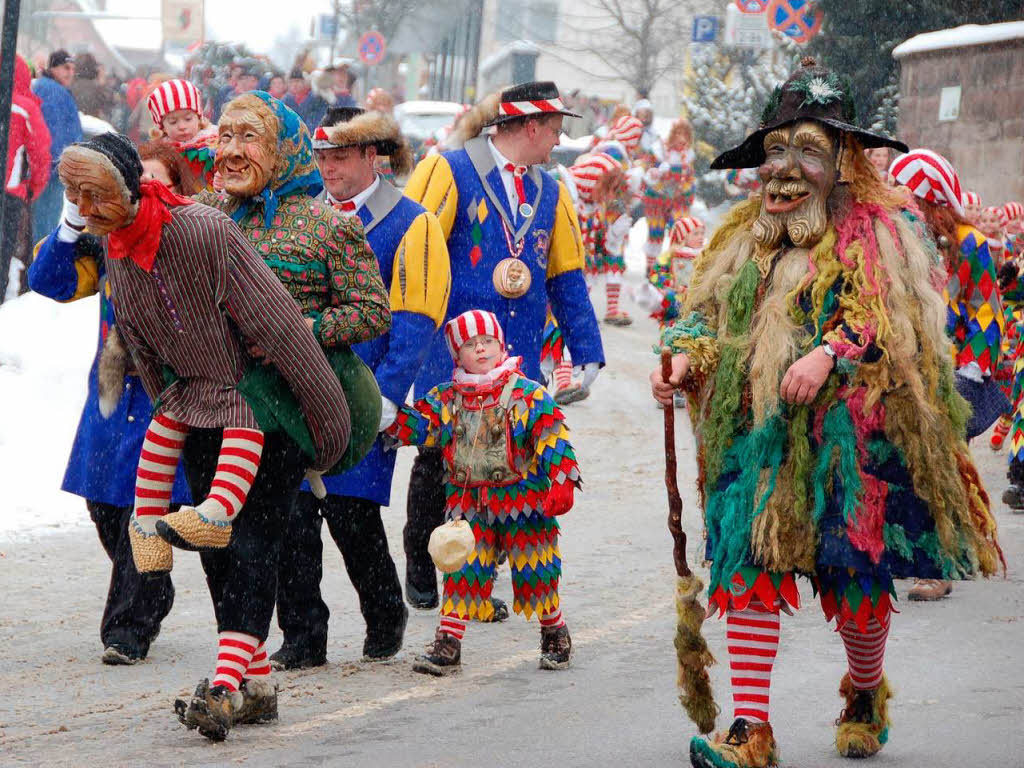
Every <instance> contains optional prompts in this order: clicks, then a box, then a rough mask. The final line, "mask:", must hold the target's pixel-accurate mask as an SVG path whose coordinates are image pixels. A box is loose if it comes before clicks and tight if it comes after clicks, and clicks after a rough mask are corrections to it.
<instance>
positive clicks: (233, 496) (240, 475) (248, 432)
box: [196, 427, 263, 523]
mask: <svg viewBox="0 0 1024 768" xmlns="http://www.w3.org/2000/svg"><path fill="white" fill-rule="evenodd" d="M262 455H263V433H262V432H261V431H260V430H258V429H242V428H240V427H239V428H227V429H225V430H224V437H223V439H222V441H221V445H220V456H218V457H217V472H216V474H214V476H213V482H212V483H210V494H209V496H207V497H206V499H205V500H204V501H203V502H202V503H201V504H200V505H199V506H198V507H196V511H198V512H199V514H200V515H201V516H202V517H203V518H205V519H206V520H209V521H210V522H213V523H230V522H231V520H232V519H233V518H234V516H235V515H237V514H238V510H240V509H241V508H242V507H243V505H244V504H245V500H246V498H247V497H248V495H249V489H250V488H252V483H253V481H254V480H255V479H256V473H257V472H258V471H259V468H260V457H261V456H262Z"/></svg>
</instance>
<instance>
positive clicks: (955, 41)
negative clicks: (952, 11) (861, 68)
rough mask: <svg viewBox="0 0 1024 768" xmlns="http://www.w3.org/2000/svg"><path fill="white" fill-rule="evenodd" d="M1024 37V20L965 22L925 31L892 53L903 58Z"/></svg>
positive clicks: (898, 57)
mask: <svg viewBox="0 0 1024 768" xmlns="http://www.w3.org/2000/svg"><path fill="white" fill-rule="evenodd" d="M1022 37H1024V21H1009V22H1006V23H1004V24H984V25H981V24H965V25H964V26H962V27H953V28H952V29H940V30H938V31H937V32H925V33H924V34H921V35H915V36H914V37H912V38H910V39H909V40H906V41H904V42H902V43H900V44H899V45H897V46H896V47H895V48H894V49H893V51H892V55H893V57H894V58H897V59H901V58H903V57H904V56H910V55H911V54H914V53H927V52H928V51H942V50H945V49H947V48H962V47H963V46H967V45H983V44H985V43H1000V42H1003V41H1004V40H1016V39H1017V38H1022Z"/></svg>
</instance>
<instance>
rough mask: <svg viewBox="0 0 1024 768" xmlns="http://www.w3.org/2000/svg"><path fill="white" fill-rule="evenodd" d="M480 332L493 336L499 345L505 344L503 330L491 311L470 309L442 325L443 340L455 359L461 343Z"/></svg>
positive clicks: (457, 356)
mask: <svg viewBox="0 0 1024 768" xmlns="http://www.w3.org/2000/svg"><path fill="white" fill-rule="evenodd" d="M481 334H484V335H486V336H493V337H494V338H496V339H497V340H498V341H499V342H501V346H503V347H504V346H505V332H504V331H503V330H501V324H500V323H499V322H498V318H497V316H496V315H495V314H494V313H493V312H485V311H484V310H482V309H471V310H469V311H468V312H463V313H462V314H461V315H459V316H458V317H456V318H454V319H452V320H449V321H448V324H447V325H446V326H445V327H444V340H445V341H446V342H447V343H448V351H449V352H451V354H452V358H453V359H455V360H458V358H459V350H460V349H461V348H462V345H463V344H465V343H466V342H467V341H469V340H470V339H472V338H473V337H474V336H479V335H481Z"/></svg>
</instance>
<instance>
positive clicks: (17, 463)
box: [0, 293, 99, 539]
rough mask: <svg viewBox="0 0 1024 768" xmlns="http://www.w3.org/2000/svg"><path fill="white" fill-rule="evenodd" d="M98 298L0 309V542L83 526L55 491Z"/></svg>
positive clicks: (92, 344) (76, 509) (90, 352)
mask: <svg viewBox="0 0 1024 768" xmlns="http://www.w3.org/2000/svg"><path fill="white" fill-rule="evenodd" d="M97 302H98V298H91V299H84V300H82V301H78V302H74V303H72V304H58V303H57V302H54V301H51V300H49V299H46V298H44V297H42V296H38V295H36V294H32V293H30V294H26V295H25V296H22V297H20V298H18V299H15V300H13V301H7V302H5V303H4V304H3V305H2V306H0V498H3V503H2V504H0V539H6V538H11V537H12V536H24V535H34V534H35V533H38V532H42V531H47V530H50V531H52V530H56V529H67V528H68V527H70V526H74V525H84V524H87V523H89V515H88V513H87V512H86V510H85V505H84V503H83V501H82V500H81V499H80V498H78V497H77V496H72V495H70V494H67V493H64V492H63V491H61V490H60V484H61V480H62V478H63V476H64V466H65V463H66V461H67V457H68V454H69V453H70V452H71V443H72V441H73V440H74V436H75V430H76V429H77V427H78V418H79V416H80V415H81V412H82V404H83V403H84V402H85V392H86V389H85V388H86V377H87V375H88V371H89V366H90V364H91V363H92V359H93V356H94V355H95V353H96V335H97V333H98V330H97V327H98V319H97V318H98V312H99V310H98V307H97Z"/></svg>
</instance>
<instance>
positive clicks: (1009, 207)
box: [1003, 201, 1024, 224]
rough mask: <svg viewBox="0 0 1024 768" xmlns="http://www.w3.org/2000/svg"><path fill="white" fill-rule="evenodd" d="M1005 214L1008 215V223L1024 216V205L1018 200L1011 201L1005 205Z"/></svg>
mask: <svg viewBox="0 0 1024 768" xmlns="http://www.w3.org/2000/svg"><path fill="white" fill-rule="evenodd" d="M1003 216H1005V217H1006V223H1007V224H1009V223H1010V222H1011V221H1015V220H1016V219H1019V218H1022V217H1024V205H1021V204H1020V203H1018V202H1016V201H1011V202H1009V203H1007V204H1006V205H1004V206H1003Z"/></svg>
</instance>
